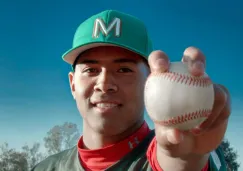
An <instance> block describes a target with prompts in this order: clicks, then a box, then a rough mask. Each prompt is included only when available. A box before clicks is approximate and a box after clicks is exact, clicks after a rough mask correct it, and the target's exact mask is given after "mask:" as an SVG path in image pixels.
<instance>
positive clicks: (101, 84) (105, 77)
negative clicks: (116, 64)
mask: <svg viewBox="0 0 243 171" xmlns="http://www.w3.org/2000/svg"><path fill="white" fill-rule="evenodd" d="M94 90H95V91H99V92H102V93H115V92H117V91H118V87H117V85H116V84H115V78H114V76H113V75H112V73H108V72H107V71H103V72H102V73H100V75H99V77H98V79H97V83H96V85H95V86H94Z"/></svg>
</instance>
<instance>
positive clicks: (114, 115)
mask: <svg viewBox="0 0 243 171" xmlns="http://www.w3.org/2000/svg"><path fill="white" fill-rule="evenodd" d="M63 59H64V60H65V61H66V62H67V63H69V64H70V65H72V68H73V71H72V72H70V73H69V81H70V88H71V93H72V96H73V98H74V99H75V101H76V104H77V108H78V110H79V112H80V114H81V116H82V118H83V135H82V136H81V137H80V139H79V141H78V143H77V146H75V147H73V148H72V149H68V150H65V151H63V152H61V153H58V154H55V155H53V156H50V157H48V158H47V159H45V160H44V161H42V162H41V163H39V164H37V166H35V167H34V168H33V170H32V171H84V170H85V171H88V170H92V171H101V170H106V171H151V170H154V171H162V170H164V171H201V170H204V171H206V170H211V171H225V170H226V167H225V162H224V157H223V153H222V152H221V150H220V148H219V145H220V143H221V140H222V139H223V137H224V134H225V131H226V128H227V122H228V117H229V115H230V100H229V95H228V92H227V90H226V89H225V88H224V87H223V86H220V85H217V84H215V85H214V87H215V103H214V107H213V111H212V115H211V116H210V117H209V118H208V119H207V120H206V121H205V122H204V123H203V124H201V125H200V126H199V127H197V128H195V129H193V130H191V131H188V132H180V131H179V130H174V129H169V128H165V127H162V126H160V125H157V124H155V130H150V129H149V127H148V125H147V123H146V122H145V121H144V109H145V107H144V95H143V92H144V85H145V82H146V78H147V76H148V75H149V73H150V72H166V71H167V70H168V68H169V58H168V57H167V55H166V54H165V53H164V52H162V51H153V49H152V43H151V41H150V38H149V36H148V33H147V30H146V27H145V26H144V24H143V23H142V22H141V21H139V20H138V19H136V18H135V17H133V16H130V15H127V14H124V13H121V12H118V11H113V10H107V11H103V12H101V13H99V14H96V15H94V16H92V17H90V18H89V19H87V20H86V21H84V22H83V23H82V24H81V25H80V26H79V28H78V29H77V31H76V33H75V36H74V40H73V48H72V49H71V50H69V51H68V52H66V53H65V54H64V55H63ZM182 61H183V62H187V63H188V69H189V71H191V73H192V74H194V75H196V76H200V75H201V74H203V73H204V66H205V56H204V55H203V53H202V52H201V51H200V50H199V49H197V48H194V47H189V48H187V49H186V50H185V51H184V54H183V57H182ZM161 107H163V106H161Z"/></svg>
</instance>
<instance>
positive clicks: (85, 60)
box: [78, 58, 138, 64]
mask: <svg viewBox="0 0 243 171" xmlns="http://www.w3.org/2000/svg"><path fill="white" fill-rule="evenodd" d="M113 62H114V63H133V64H137V63H138V61H137V60H134V59H128V58H121V59H116V60H114V61H113ZM78 63H79V64H98V63H99V61H98V60H92V59H84V60H81V61H80V62H78Z"/></svg>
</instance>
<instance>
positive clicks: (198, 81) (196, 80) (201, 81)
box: [150, 72, 212, 87]
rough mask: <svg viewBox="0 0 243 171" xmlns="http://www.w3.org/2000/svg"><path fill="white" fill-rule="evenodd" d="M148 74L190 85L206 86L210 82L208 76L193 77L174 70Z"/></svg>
mask: <svg viewBox="0 0 243 171" xmlns="http://www.w3.org/2000/svg"><path fill="white" fill-rule="evenodd" d="M150 76H163V77H164V78H166V79H168V80H170V81H173V82H178V83H184V84H187V85H192V86H200V87H207V86H209V85H211V84H212V82H211V80H210V78H209V77H193V76H190V75H184V74H181V73H176V72H166V73H153V74H151V75H150Z"/></svg>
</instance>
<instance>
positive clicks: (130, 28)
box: [62, 10, 153, 65]
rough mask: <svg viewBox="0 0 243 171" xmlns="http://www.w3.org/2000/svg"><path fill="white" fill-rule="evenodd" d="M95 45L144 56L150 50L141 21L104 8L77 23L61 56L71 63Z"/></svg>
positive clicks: (150, 43) (148, 40)
mask: <svg viewBox="0 0 243 171" xmlns="http://www.w3.org/2000/svg"><path fill="white" fill-rule="evenodd" d="M98 46H119V47H122V48H125V49H128V50H130V51H132V52H135V53H137V54H140V55H141V56H143V57H144V58H145V59H147V58H148V56H149V54H150V53H151V52H152V49H153V48H152V42H151V40H150V38H149V35H148V32H147V29H146V27H145V25H144V23H143V22H142V21H140V20H139V19H137V18H135V17H134V16H131V15H128V14H125V13H122V12H119V11H115V10H106V11H103V12H100V13H98V14H96V15H93V16H91V17H90V18H88V19H87V20H85V21H84V22H83V23H81V24H80V25H79V27H78V28H77V30H76V32H75V35H74V38H73V45H72V48H71V49H70V50H68V51H67V52H66V53H64V54H63V56H62V59H63V60H64V61H66V62H67V63H69V64H71V65H73V64H74V61H75V59H76V58H77V57H78V56H79V55H80V54H81V53H82V52H84V51H85V50H88V49H91V48H94V47H98Z"/></svg>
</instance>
